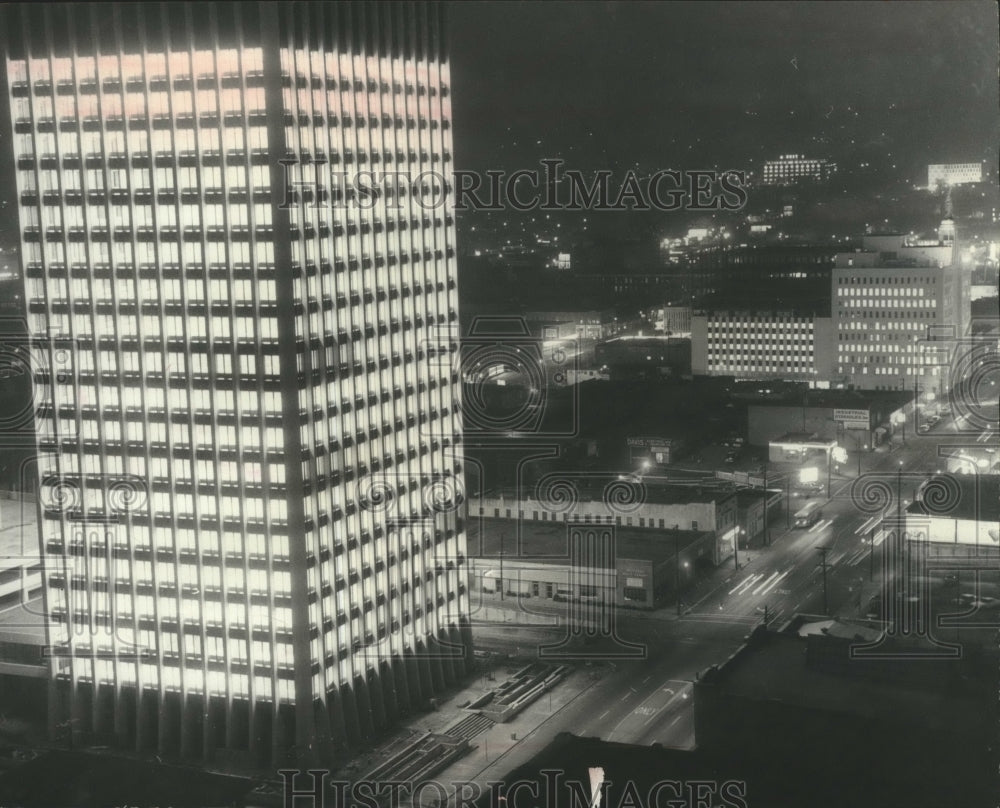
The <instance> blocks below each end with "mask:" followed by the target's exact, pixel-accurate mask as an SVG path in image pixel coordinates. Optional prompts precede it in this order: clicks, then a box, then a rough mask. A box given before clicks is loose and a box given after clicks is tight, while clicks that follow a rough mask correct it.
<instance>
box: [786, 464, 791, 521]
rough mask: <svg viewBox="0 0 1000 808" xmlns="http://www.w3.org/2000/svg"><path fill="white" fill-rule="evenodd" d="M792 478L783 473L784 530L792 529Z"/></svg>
mask: <svg viewBox="0 0 1000 808" xmlns="http://www.w3.org/2000/svg"><path fill="white" fill-rule="evenodd" d="M791 480H792V478H791V477H789V476H788V475H787V474H786V475H785V530H791V529H792V482H791Z"/></svg>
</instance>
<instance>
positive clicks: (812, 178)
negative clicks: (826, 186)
mask: <svg viewBox="0 0 1000 808" xmlns="http://www.w3.org/2000/svg"><path fill="white" fill-rule="evenodd" d="M836 173H837V164H836V163H832V162H830V161H829V160H826V159H825V158H817V157H806V156H805V155H803V154H783V155H781V156H780V157H779V158H778V159H777V160H767V161H765V163H764V167H763V168H762V169H761V181H762V183H763V184H764V185H794V184H795V183H798V182H825V181H826V180H828V179H830V177H832V176H833V175H834V174H836Z"/></svg>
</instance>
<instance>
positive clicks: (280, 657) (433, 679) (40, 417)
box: [5, 3, 471, 762]
mask: <svg viewBox="0 0 1000 808" xmlns="http://www.w3.org/2000/svg"><path fill="white" fill-rule="evenodd" d="M439 15H440V10H439V8H438V7H437V6H421V5H416V6H414V5H409V4H408V5H392V4H390V5H384V6H380V5H345V4H338V5H334V4H329V5H328V4H322V5H320V4H316V5H311V4H307V3H298V4H288V5H287V6H286V5H284V4H270V3H261V4H257V3H243V4H232V5H227V4H219V5H218V6H216V4H204V5H200V4H183V5H181V4H177V5H167V4H162V5H160V4H135V5H129V4H122V5H120V6H119V5H106V4H100V5H93V6H90V5H84V4H75V5H71V6H64V7H52V6H45V7H44V8H43V7H41V6H40V5H39V6H30V5H27V4H25V5H23V6H20V7H11V8H9V9H8V10H7V11H6V20H5V22H6V26H5V30H7V32H8V41H7V57H6V68H7V77H8V91H9V101H10V108H11V116H12V122H13V126H14V159H15V163H16V174H17V193H18V201H19V211H20V221H21V230H22V244H21V247H22V257H23V264H24V278H25V292H26V300H27V306H28V317H29V324H28V326H29V333H30V336H31V341H32V349H33V353H34V354H35V355H36V358H37V360H38V366H37V369H36V370H35V382H36V387H35V393H36V400H35V405H36V426H37V436H38V474H39V477H40V497H39V503H40V504H39V511H40V518H41V525H42V528H41V540H42V545H43V546H42V553H43V560H44V562H45V563H44V566H45V608H46V610H47V612H48V613H49V615H50V621H49V623H50V627H49V632H50V646H51V651H52V655H51V661H50V669H51V681H52V687H51V698H50V714H51V715H50V717H51V723H52V726H53V728H56V727H63V728H66V729H68V731H70V732H73V733H74V734H76V735H77V737H80V738H82V739H83V740H87V739H95V741H96V742H99V743H108V742H109V741H112V740H113V741H116V742H119V743H122V744H125V745H130V746H134V747H136V748H139V749H141V750H148V751H157V752H158V753H160V754H168V755H178V756H181V757H189V758H198V757H205V758H210V757H212V756H213V755H216V754H217V753H219V752H220V750H225V753H226V754H236V755H239V754H240V753H244V754H245V755H247V756H248V757H249V758H250V759H253V760H255V761H258V762H266V761H281V760H285V759H287V755H288V754H289V750H290V749H292V750H294V752H295V753H297V755H298V757H299V758H300V759H319V760H323V759H324V758H328V757H329V756H330V755H332V754H335V752H336V750H337V748H338V746H339V747H343V748H348V749H349V748H350V747H351V745H352V744H355V743H358V742H362V741H364V740H365V739H367V738H370V737H373V736H374V735H375V734H376V733H377V732H378V731H379V730H380V729H382V728H384V727H386V726H388V725H389V724H390V723H391V722H392V721H393V720H394V719H395V718H396V717H398V716H400V715H402V714H405V713H406V712H407V711H408V710H410V709H411V708H412V707H414V706H415V705H417V704H420V703H422V702H423V701H425V700H426V699H427V698H428V697H430V696H431V695H433V694H434V693H435V692H436V691H438V690H440V689H442V688H443V687H445V686H446V684H447V683H448V682H450V681H453V680H455V679H456V678H457V677H459V676H461V675H462V674H463V672H464V670H465V665H466V663H467V660H468V659H469V654H470V653H471V650H470V639H469V632H468V614H469V603H468V594H467V590H466V582H465V578H466V559H465V555H466V548H465V536H464V532H463V526H462V524H461V519H460V518H459V515H458V511H459V506H460V504H461V500H462V489H461V484H460V483H461V471H462V470H461V465H460V463H459V461H458V459H457V456H458V455H457V452H458V450H459V449H458V447H459V444H460V443H461V421H460V386H459V385H460V381H459V378H460V377H459V374H458V372H457V367H456V366H455V364H456V363H455V362H453V361H452V359H453V358H455V357H457V291H456V268H455V247H454V245H455V225H454V213H453V208H452V196H451V191H452V189H451V187H450V185H449V183H448V181H447V179H446V178H447V177H449V176H450V171H451V163H450V160H451V150H452V146H451V109H450V76H449V67H448V61H447V56H446V53H445V51H444V47H443V35H442V28H443V25H442V20H441V19H440V16H439ZM383 170H384V171H385V173H386V175H390V176H391V177H392V182H391V183H387V184H386V185H385V186H379V188H378V189H377V190H375V191H374V192H373V191H372V190H371V189H369V191H367V192H365V193H362V194H359V193H358V192H357V187H358V183H357V182H356V181H355V178H356V177H357V175H358V174H362V173H363V174H365V176H367V177H369V180H368V184H369V185H371V184H372V183H371V178H372V177H375V178H378V177H380V176H381V174H380V172H382V171H383Z"/></svg>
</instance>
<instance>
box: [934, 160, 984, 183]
mask: <svg viewBox="0 0 1000 808" xmlns="http://www.w3.org/2000/svg"><path fill="white" fill-rule="evenodd" d="M982 181H983V164H982V163H935V164H933V165H929V166H927V187H928V188H930V189H932V190H933V189H935V188H937V186H938V185H967V184H973V183H978V182H982Z"/></svg>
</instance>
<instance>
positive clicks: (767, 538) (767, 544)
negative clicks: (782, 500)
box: [764, 448, 771, 547]
mask: <svg viewBox="0 0 1000 808" xmlns="http://www.w3.org/2000/svg"><path fill="white" fill-rule="evenodd" d="M768 451H770V448H768ZM767 460H768V457H767V455H764V546H765V547H770V546H771V535H770V533H769V532H768V529H767Z"/></svg>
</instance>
